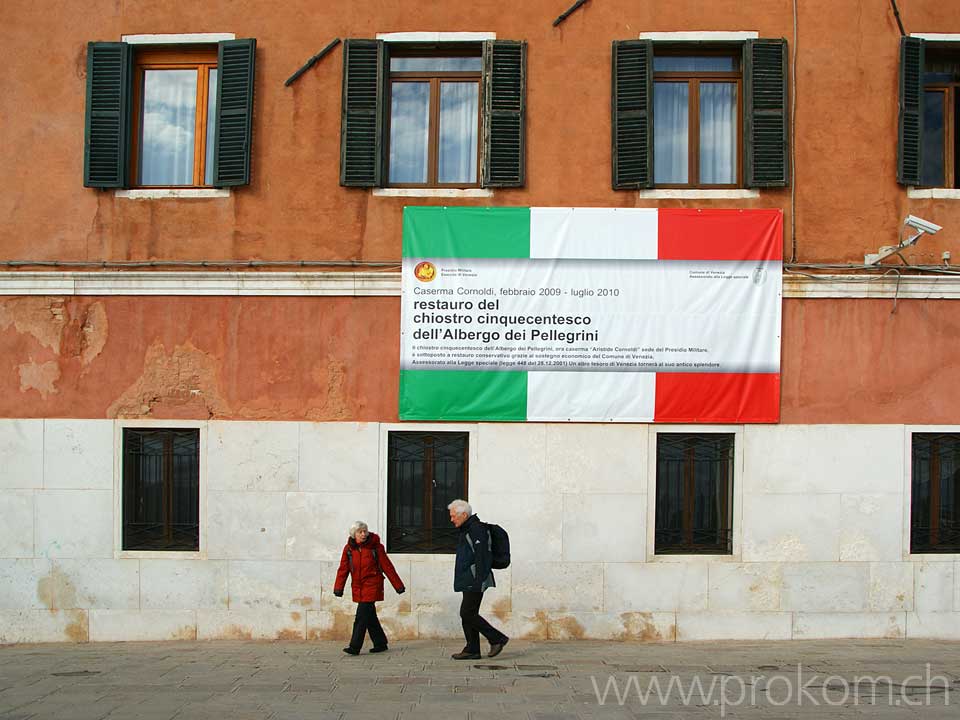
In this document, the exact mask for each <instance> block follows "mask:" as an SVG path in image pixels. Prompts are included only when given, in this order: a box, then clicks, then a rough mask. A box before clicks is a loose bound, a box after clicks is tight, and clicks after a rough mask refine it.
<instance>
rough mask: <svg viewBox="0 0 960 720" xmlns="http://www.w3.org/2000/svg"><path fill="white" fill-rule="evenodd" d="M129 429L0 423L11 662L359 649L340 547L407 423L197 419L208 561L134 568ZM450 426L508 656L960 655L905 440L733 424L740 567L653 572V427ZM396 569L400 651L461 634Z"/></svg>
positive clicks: (865, 430) (952, 565)
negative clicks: (491, 570)
mask: <svg viewBox="0 0 960 720" xmlns="http://www.w3.org/2000/svg"><path fill="white" fill-rule="evenodd" d="M122 424H123V422H122V421H109V420H92V421H91V420H2V421H0V467H3V468H4V472H3V473H2V474H0V516H2V517H4V518H5V522H4V523H2V524H0V643H2V642H29V641H52V640H57V641H63V640H69V641H86V640H92V641H113V640H168V639H194V638H201V639H202V638H210V639H213V638H269V639H273V638H278V639H319V638H323V639H338V640H339V639H344V638H346V637H347V636H348V635H349V632H350V628H351V625H352V616H353V612H354V605H353V603H352V602H351V601H350V600H349V597H347V598H344V599H338V598H336V597H334V596H333V594H332V592H331V589H332V583H333V579H334V576H335V572H336V566H337V561H338V560H339V556H340V550H341V548H342V545H343V542H344V540H345V535H346V529H347V528H348V527H349V525H350V523H351V522H352V521H353V520H355V519H357V518H362V519H365V520H366V521H367V522H368V523H370V526H371V528H372V529H373V530H374V531H378V532H381V533H383V532H384V529H385V525H386V509H385V508H386V502H385V499H386V477H385V473H386V469H385V465H386V462H385V459H384V455H385V446H386V437H387V432H388V431H389V430H390V429H393V428H401V427H402V428H404V429H409V428H410V427H411V426H410V425H406V424H405V425H403V426H399V425H396V426H392V427H391V426H382V425H378V424H376V423H291V422H220V421H209V422H200V423H196V425H197V426H198V427H199V428H200V429H201V516H200V517H201V520H200V526H201V551H200V553H197V554H192V555H190V556H188V555H186V554H181V553H177V554H172V555H169V556H166V555H165V554H163V553H124V552H122V551H121V550H120V545H119V539H118V538H119V525H118V524H119V522H120V517H119V505H118V492H119V490H118V488H119V479H118V478H119V474H120V460H119V457H118V447H119V446H118V443H119V438H120V433H119V428H120V427H121V426H122ZM158 424H162V422H160V423H158ZM413 427H415V426H413ZM458 429H460V430H463V431H466V432H469V433H470V443H469V446H470V448H471V450H470V452H471V457H470V479H469V483H470V500H471V502H472V503H473V505H474V507H475V509H476V511H477V512H478V514H479V515H480V516H481V518H486V519H487V520H490V521H496V522H499V523H501V524H502V525H504V526H505V527H506V528H508V530H509V531H510V534H511V546H512V554H513V564H512V566H511V567H510V568H509V569H508V570H506V571H498V572H497V574H496V576H497V588H496V589H495V590H491V591H490V592H489V593H488V595H487V597H486V605H485V608H486V612H487V613H488V614H489V615H490V616H493V617H494V618H496V622H497V624H498V625H500V626H502V627H503V628H504V629H505V631H506V632H507V633H508V634H509V635H511V636H513V637H526V638H537V639H559V638H609V639H620V640H640V641H673V640H703V639H717V638H741V639H764V638H765V639H775V638H776V639H787V638H798V639H799V638H804V639H812V638H822V637H938V638H954V639H960V560H957V558H956V556H952V555H910V554H909V547H908V540H907V532H906V528H907V527H908V519H907V518H908V515H907V512H906V506H907V504H908V503H909V490H908V488H909V485H908V483H907V478H908V475H909V466H908V465H909V464H908V463H907V462H906V460H905V452H906V448H907V447H908V438H909V432H910V428H905V427H904V426H902V425H871V426H863V425H861V426H856V425H846V426H843V425H779V426H752V427H747V428H745V429H743V430H742V431H738V430H736V429H733V431H735V432H737V433H738V435H737V440H736V443H737V445H736V452H737V460H736V469H735V475H734V517H735V520H734V526H733V530H734V535H733V551H734V552H733V555H731V556H729V557H716V556H715V557H702V556H701V557H682V556H672V557H671V556H656V555H654V554H653V535H652V532H651V530H652V523H653V515H652V513H651V507H650V503H651V502H652V498H653V495H652V493H651V490H652V488H653V487H654V481H653V477H654V473H655V463H654V462H652V458H654V457H655V448H656V444H655V443H656V441H655V437H654V433H655V431H656V430H657V428H655V427H654V426H648V425H623V426H613V427H607V426H603V427H601V426H598V425H562V424H527V425H513V426H506V425H502V424H480V425H463V426H459V428H458ZM664 429H665V430H669V429H670V428H664ZM673 429H674V430H675V428H673ZM954 429H955V430H956V426H954ZM598 468H602V471H599V472H598ZM393 560H394V562H395V564H396V566H397V569H398V571H399V573H400V575H401V577H402V578H403V580H404V582H405V584H406V587H407V589H408V592H407V593H405V594H404V595H401V596H397V595H396V594H394V593H393V592H392V591H390V590H389V589H388V590H387V593H386V600H385V601H384V602H383V603H381V614H382V616H383V617H384V624H385V625H386V627H387V632H388V633H389V635H390V637H391V639H392V640H394V641H402V640H405V639H410V638H416V637H456V636H457V635H459V632H460V628H459V618H458V614H457V611H458V605H459V597H458V596H457V595H456V594H455V593H453V591H452V571H453V568H452V558H451V557H450V556H448V555H432V556H423V555H396V554H394V555H393ZM348 595H349V593H348Z"/></svg>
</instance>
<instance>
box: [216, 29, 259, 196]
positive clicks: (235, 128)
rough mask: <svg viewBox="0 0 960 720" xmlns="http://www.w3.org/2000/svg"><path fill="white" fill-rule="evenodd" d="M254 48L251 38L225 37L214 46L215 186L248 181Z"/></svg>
mask: <svg viewBox="0 0 960 720" xmlns="http://www.w3.org/2000/svg"><path fill="white" fill-rule="evenodd" d="M256 49H257V41H256V40H254V39H244V40H225V41H223V42H220V43H218V46H217V68H218V69H219V77H218V82H217V127H216V130H215V132H214V141H213V142H214V146H213V147H214V155H213V184H214V185H216V186H217V187H231V186H236V185H248V184H249V183H250V139H251V137H252V131H253V80H254V65H255V62H254V58H255V55H256Z"/></svg>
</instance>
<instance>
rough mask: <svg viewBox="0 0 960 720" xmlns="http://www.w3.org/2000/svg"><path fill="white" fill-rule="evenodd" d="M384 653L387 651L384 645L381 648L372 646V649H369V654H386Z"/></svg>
mask: <svg viewBox="0 0 960 720" xmlns="http://www.w3.org/2000/svg"><path fill="white" fill-rule="evenodd" d="M386 651H387V646H386V645H384V646H383V647H376V646H374V647H372V648H370V652H372V653H378V652H386Z"/></svg>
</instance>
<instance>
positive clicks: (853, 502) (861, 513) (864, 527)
mask: <svg viewBox="0 0 960 720" xmlns="http://www.w3.org/2000/svg"><path fill="white" fill-rule="evenodd" d="M840 508H841V509H840V560H900V559H901V558H902V557H903V537H902V534H901V533H898V532H896V528H898V526H899V525H900V523H901V522H902V521H903V495H902V494H897V495H893V494H887V495H875V494H867V495H841V496H840Z"/></svg>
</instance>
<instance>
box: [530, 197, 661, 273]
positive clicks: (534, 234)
mask: <svg viewBox="0 0 960 720" xmlns="http://www.w3.org/2000/svg"><path fill="white" fill-rule="evenodd" d="M657 233H658V225H657V209H656V208H530V257H532V258H567V259H612V260H656V259H657Z"/></svg>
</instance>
